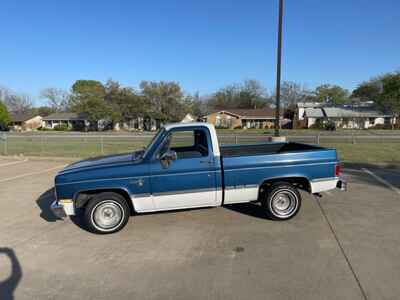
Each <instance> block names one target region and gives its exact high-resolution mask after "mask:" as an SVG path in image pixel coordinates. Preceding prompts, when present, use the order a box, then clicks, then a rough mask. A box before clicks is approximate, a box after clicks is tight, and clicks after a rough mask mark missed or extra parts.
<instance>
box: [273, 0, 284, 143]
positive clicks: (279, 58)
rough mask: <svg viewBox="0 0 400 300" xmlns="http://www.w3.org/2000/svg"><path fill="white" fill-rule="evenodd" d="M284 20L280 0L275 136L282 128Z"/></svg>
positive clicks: (280, 1)
mask: <svg viewBox="0 0 400 300" xmlns="http://www.w3.org/2000/svg"><path fill="white" fill-rule="evenodd" d="M282 20H283V0H279V21H278V51H277V63H276V110H275V136H279V127H280V124H279V117H280V108H281V65H282Z"/></svg>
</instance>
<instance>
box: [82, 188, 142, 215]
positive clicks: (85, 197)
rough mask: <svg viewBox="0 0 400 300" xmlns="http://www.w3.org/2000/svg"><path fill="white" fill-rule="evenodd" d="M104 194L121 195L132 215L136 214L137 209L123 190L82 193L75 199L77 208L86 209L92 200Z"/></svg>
mask: <svg viewBox="0 0 400 300" xmlns="http://www.w3.org/2000/svg"><path fill="white" fill-rule="evenodd" d="M104 192H112V193H116V194H119V195H121V196H122V197H123V198H124V199H125V201H126V203H127V204H128V206H129V209H130V211H131V214H133V213H134V212H135V208H134V207H133V203H132V200H131V198H130V196H129V194H128V192H127V191H125V190H123V189H97V190H88V191H80V192H78V193H77V194H76V195H75V197H74V200H75V207H76V208H84V207H85V206H86V205H87V204H88V203H89V201H90V199H92V198H93V196H94V195H97V194H100V193H104Z"/></svg>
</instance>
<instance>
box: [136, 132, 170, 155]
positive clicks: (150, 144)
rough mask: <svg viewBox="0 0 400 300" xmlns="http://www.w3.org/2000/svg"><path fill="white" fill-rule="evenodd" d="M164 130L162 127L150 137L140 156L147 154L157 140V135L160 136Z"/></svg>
mask: <svg viewBox="0 0 400 300" xmlns="http://www.w3.org/2000/svg"><path fill="white" fill-rule="evenodd" d="M164 131H165V129H164V127H163V128H161V129H159V130H158V132H157V133H156V134H155V135H154V136H153V138H152V139H151V141H150V143H149V144H148V145H147V147H146V148H145V149H144V152H143V156H142V157H146V156H147V154H148V152H149V150H150V149H151V148H153V146H154V144H155V142H156V141H157V140H158V137H160V136H161V135H162V134H163V133H164Z"/></svg>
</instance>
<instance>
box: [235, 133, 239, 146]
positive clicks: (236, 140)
mask: <svg viewBox="0 0 400 300" xmlns="http://www.w3.org/2000/svg"><path fill="white" fill-rule="evenodd" d="M237 143H238V137H237V135H235V144H237Z"/></svg>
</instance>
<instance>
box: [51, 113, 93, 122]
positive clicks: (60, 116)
mask: <svg viewBox="0 0 400 300" xmlns="http://www.w3.org/2000/svg"><path fill="white" fill-rule="evenodd" d="M87 119H88V116H87V114H85V113H79V114H77V113H69V112H67V113H54V114H51V115H49V116H47V117H44V118H43V120H44V121H84V120H87Z"/></svg>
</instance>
